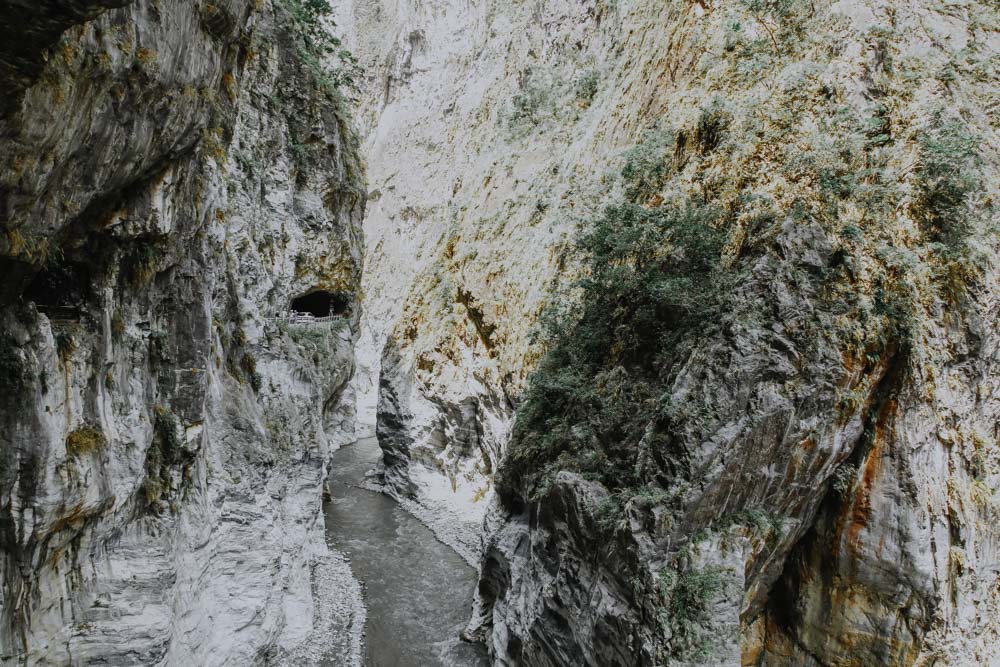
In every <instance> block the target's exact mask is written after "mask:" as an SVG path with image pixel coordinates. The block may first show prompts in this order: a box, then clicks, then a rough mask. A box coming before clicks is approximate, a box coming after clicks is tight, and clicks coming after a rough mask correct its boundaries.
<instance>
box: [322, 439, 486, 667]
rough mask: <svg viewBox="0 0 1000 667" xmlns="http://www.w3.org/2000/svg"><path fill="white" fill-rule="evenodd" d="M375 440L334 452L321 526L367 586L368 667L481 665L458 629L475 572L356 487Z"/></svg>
mask: <svg viewBox="0 0 1000 667" xmlns="http://www.w3.org/2000/svg"><path fill="white" fill-rule="evenodd" d="M380 456H381V450H380V449H379V447H378V442H377V441H376V440H375V439H374V438H367V439H364V440H359V441H358V442H356V443H355V444H353V445H350V446H347V447H343V448H341V449H340V450H338V451H337V452H335V453H334V455H333V458H332V461H331V465H330V477H329V480H328V484H329V488H330V495H331V499H330V502H329V503H326V531H327V536H328V539H329V540H330V542H331V544H333V546H334V547H336V548H337V549H339V550H340V551H342V552H344V553H346V554H347V555H348V557H350V559H351V567H352V569H353V571H354V575H355V576H356V577H358V579H360V580H361V581H362V582H363V583H364V585H365V603H366V606H367V607H368V620H367V624H366V626H365V630H366V636H365V665H366V667H425V666H427V667H431V666H434V665H441V666H443V667H485V666H486V665H488V664H489V660H488V659H487V656H486V650H485V648H483V647H482V646H481V645H474V644H468V643H466V642H462V641H461V640H460V639H459V633H460V632H461V631H462V628H463V627H464V626H465V623H466V621H467V620H468V618H469V613H470V610H471V605H472V593H473V590H474V588H475V585H476V572H475V570H473V569H472V568H471V567H469V565H468V564H467V563H466V562H465V561H464V560H462V558H461V557H459V556H458V554H456V553H455V552H454V551H453V550H452V549H451V548H450V547H447V546H445V545H444V544H442V543H441V542H439V541H438V540H437V539H436V538H435V537H434V534H433V533H432V532H431V531H430V529H428V528H427V527H426V526H424V525H423V524H422V523H420V522H419V521H417V520H416V519H415V518H413V516H411V515H410V514H408V513H406V512H405V511H404V510H403V509H402V508H401V507H400V506H399V505H398V504H397V503H396V502H395V501H394V500H392V499H391V498H389V497H388V496H385V495H383V494H381V493H376V492H373V491H369V490H367V489H363V488H360V487H359V486H358V485H360V484H361V483H362V482H363V481H364V478H365V473H366V472H368V471H369V470H370V469H371V468H372V467H373V466H374V465H375V464H376V463H377V461H378V460H379V457H380Z"/></svg>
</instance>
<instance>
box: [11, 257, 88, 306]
mask: <svg viewBox="0 0 1000 667" xmlns="http://www.w3.org/2000/svg"><path fill="white" fill-rule="evenodd" d="M88 282H89V276H88V275H87V272H86V271H84V270H80V269H79V268H78V267H76V266H74V265H70V264H65V265H56V266H51V267H49V268H47V269H46V270H44V271H40V272H39V273H38V274H36V275H35V277H34V278H33V279H32V281H31V283H29V284H28V286H27V288H26V289H25V290H24V293H23V294H22V298H23V299H24V300H26V301H32V302H34V304H35V307H36V308H38V310H39V311H41V312H43V313H46V314H48V315H49V316H50V317H58V318H66V319H75V318H78V317H79V315H80V310H81V307H82V306H83V302H84V298H85V295H84V291H83V290H84V287H85V286H86V285H87V284H88Z"/></svg>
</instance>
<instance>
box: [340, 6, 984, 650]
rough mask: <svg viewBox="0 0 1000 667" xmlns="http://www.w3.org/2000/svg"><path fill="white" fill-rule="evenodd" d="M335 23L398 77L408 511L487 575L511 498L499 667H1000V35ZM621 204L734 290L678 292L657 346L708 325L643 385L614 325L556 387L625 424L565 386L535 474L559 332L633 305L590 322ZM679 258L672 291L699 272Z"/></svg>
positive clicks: (627, 9) (509, 22) (393, 171)
mask: <svg viewBox="0 0 1000 667" xmlns="http://www.w3.org/2000/svg"><path fill="white" fill-rule="evenodd" d="M340 23H341V25H342V26H343V27H344V28H345V29H346V30H347V33H348V34H349V35H351V36H352V38H351V39H352V44H353V45H354V47H355V50H356V51H357V52H358V54H359V56H360V58H361V60H362V62H363V64H364V65H365V69H366V70H367V71H368V72H370V73H371V78H370V80H369V81H368V82H367V84H366V86H367V87H366V89H365V95H364V96H363V99H362V109H361V117H362V122H363V125H364V127H365V130H364V133H365V136H366V140H365V151H366V153H367V155H368V156H369V160H370V167H371V171H370V174H371V189H372V196H371V200H370V202H369V214H368V217H367V219H366V231H367V234H368V238H369V246H368V248H369V251H368V260H369V262H370V265H371V267H372V268H373V270H372V271H370V272H369V273H368V274H367V277H366V280H367V285H366V288H365V293H366V298H367V299H368V301H369V303H370V304H371V307H370V308H369V309H368V312H367V314H366V316H367V317H369V318H371V319H370V321H369V322H368V331H369V335H370V336H371V338H370V339H369V340H366V341H364V342H363V346H364V347H363V349H364V350H365V352H364V358H365V360H366V362H365V363H366V364H368V365H370V366H371V367H372V368H376V369H377V368H378V366H379V365H380V366H381V381H380V387H379V391H380V398H379V408H378V412H379V415H378V419H379V436H380V441H381V444H382V446H383V448H384V450H385V452H386V469H385V473H384V475H385V480H386V482H387V483H388V485H389V487H390V488H391V489H392V490H393V491H394V492H395V493H396V494H397V495H399V496H400V497H404V498H410V499H412V500H414V501H415V502H416V503H418V505H419V506H420V508H422V510H424V511H425V512H426V514H427V515H430V516H432V517H433V516H437V517H439V518H438V519H437V529H438V532H439V534H441V535H442V536H444V537H445V538H446V539H449V540H450V541H451V542H452V543H455V544H458V545H459V546H460V547H462V548H464V549H465V550H466V551H468V550H470V549H475V548H477V545H476V544H475V540H474V537H472V536H473V535H474V529H475V526H476V522H477V521H478V520H479V519H480V517H482V516H483V515H484V512H485V507H486V506H487V505H488V504H489V494H490V492H491V490H492V489H493V480H494V478H495V475H496V474H498V471H499V475H500V480H501V482H502V483H501V484H500V491H501V492H500V493H499V494H498V498H497V499H496V501H495V505H494V509H493V510H491V511H490V512H488V513H485V514H486V516H485V530H486V537H487V541H486V545H485V551H484V554H483V557H482V558H483V559H482V579H481V585H480V603H479V605H478V607H477V610H476V614H475V618H474V621H473V623H472V625H471V627H470V633H471V634H473V635H476V636H479V637H482V638H484V639H486V640H487V641H489V642H490V643H491V646H492V650H493V655H494V659H495V661H496V664H503V665H507V664H510V665H515V664H520V665H558V664H589V665H612V664H650V665H652V664H666V663H671V664H685V663H690V664H699V663H700V664H727V665H728V664H734V663H736V662H737V661H738V660H742V662H743V664H746V665H810V666H813V665H814V666H820V665H824V666H825V665H868V664H892V665H912V664H950V665H966V664H990V663H991V662H993V661H996V660H998V659H1000V656H998V651H1000V640H998V631H1000V629H998V627H997V622H996V618H997V613H996V609H997V604H998V596H997V592H996V591H997V582H998V579H997V576H998V572H997V570H996V566H995V561H996V553H997V550H998V548H1000V535H998V534H997V532H996V530H995V527H994V524H995V515H996V511H997V501H998V496H997V493H996V491H995V489H996V482H997V475H998V474H1000V461H998V458H997V457H998V449H997V440H998V432H997V429H996V424H997V422H998V415H1000V404H998V395H997V377H998V368H997V343H998V330H997V318H996V313H997V303H998V292H997V287H996V286H997V284H998V281H997V271H998V260H997V253H998V240H997V217H996V210H995V204H994V202H995V200H996V196H997V188H996V184H997V182H998V179H997V171H998V170H997V166H998V164H1000V159H998V155H997V145H998V142H997V134H996V133H997V128H996V123H995V119H994V118H993V116H994V115H995V114H993V111H994V107H995V93H994V92H993V90H994V89H995V87H996V84H997V76H996V68H995V62H996V58H997V47H998V41H997V34H998V33H997V28H998V18H997V14H996V10H995V8H993V7H991V6H989V4H988V3H978V2H969V3H962V4H961V5H954V4H945V3H938V2H936V1H931V0H928V1H927V2H920V3H916V4H914V3H899V2H891V1H888V2H881V1H880V2H865V1H854V0H847V1H844V2H837V3H830V4H826V5H820V4H815V3H813V4H810V3H793V2H771V1H761V2H750V1H747V2H656V3H654V2H644V1H641V2H640V1H627V0H619V1H618V2H601V1H594V2H587V1H584V2H565V3H564V2H550V3H545V4H537V3H535V4H531V3H529V4H518V3H492V2H484V3H477V4H472V5H470V4H469V3H451V2H444V3H436V4H433V5H428V4H426V3H414V2H409V1H407V0H397V1H386V2H378V1H376V0H354V2H352V3H346V4H345V7H344V8H343V10H342V14H341V16H340ZM631 146H636V148H635V149H632V150H629V151H628V152H627V153H626V152H625V151H626V149H628V148H629V147H631ZM623 166H624V172H625V173H623V174H622V175H621V176H619V175H618V174H620V173H622V172H623V169H622V167H623ZM609 202H624V203H625V204H626V205H627V206H632V207H633V208H628V207H627V206H626V207H625V208H623V209H619V211H620V212H621V211H624V213H621V214H622V215H625V214H628V215H631V216H632V217H631V218H630V220H631V222H630V223H629V224H639V223H637V222H636V220H637V219H638V220H646V221H647V222H649V221H652V222H651V223H650V224H673V223H672V222H670V221H671V220H674V218H673V217H671V216H673V215H674V213H673V212H675V211H681V212H683V211H694V214H692V215H695V218H696V219H697V221H702V220H708V221H709V223H707V224H705V225H702V226H703V227H704V228H705V229H710V230H712V232H713V233H715V234H717V235H719V236H720V237H721V240H722V247H721V249H719V251H718V252H716V253H715V255H714V260H713V261H714V264H713V265H712V268H711V269H710V270H706V271H705V272H703V274H699V276H698V277H699V278H701V277H705V278H706V279H709V278H710V279H711V280H710V282H709V283H706V285H705V286H701V285H695V286H694V287H691V280H690V276H684V275H680V274H678V275H675V276H673V278H676V280H675V281H674V282H673V283H669V284H666V283H662V284H661V283H658V285H659V287H658V289H661V291H660V292H659V293H658V294H659V295H660V296H661V297H663V299H665V300H667V301H669V297H671V296H673V295H675V294H678V290H681V291H683V290H688V291H687V292H682V293H679V296H680V297H684V298H679V299H677V300H675V301H672V302H668V303H666V306H665V308H666V311H655V313H654V314H655V316H654V317H652V318H647V320H645V321H646V322H647V323H649V322H650V321H652V322H654V323H655V324H656V326H659V325H660V324H662V322H663V321H664V319H669V318H671V317H676V318H677V319H678V320H684V326H683V327H678V328H677V330H676V331H673V330H671V331H670V332H669V333H670V335H671V337H670V338H669V344H663V345H662V347H660V348H658V347H656V345H660V341H656V342H655V343H656V344H655V345H654V346H653V349H652V350H650V349H647V350H646V351H647V352H651V353H652V352H655V353H656V354H657V355H658V356H657V358H650V359H645V360H643V362H642V364H636V363H634V359H633V358H632V357H630V356H629V350H630V348H629V347H628V344H629V342H630V338H629V336H630V335H631V334H633V333H636V332H635V330H634V328H633V325H634V322H635V319H630V318H635V317H636V315H635V313H633V312H630V310H629V308H627V307H624V308H622V309H620V310H610V311H609V312H608V314H607V318H606V320H607V322H608V323H609V324H608V326H607V327H606V328H605V329H606V332H607V336H608V338H607V341H608V342H609V345H607V346H606V348H605V349H602V350H600V351H599V353H598V352H597V351H594V352H593V354H594V355H595V359H598V361H595V362H593V364H592V366H591V367H588V368H585V369H583V370H582V371H581V377H583V378H584V379H583V380H580V379H579V377H577V378H569V379H567V377H565V376H564V377H561V378H558V380H560V381H561V380H566V382H567V383H569V382H570V381H572V382H576V383H577V384H576V385H574V386H575V387H577V388H578V389H580V391H581V392H583V391H584V390H586V391H593V392H594V395H596V396H597V397H599V398H600V399H601V400H598V401H596V402H595V403H594V405H595V406H596V407H593V409H588V407H587V404H586V403H583V405H582V406H581V401H577V399H576V397H572V396H568V390H567V389H566V387H565V386H562V387H560V386H559V382H558V381H553V382H552V383H551V386H552V388H553V393H552V394H551V397H552V404H553V405H555V406H557V407H556V408H553V411H556V412H558V411H560V410H562V408H563V407H566V408H567V409H566V410H562V415H560V414H552V413H548V412H546V411H545V410H544V409H543V408H540V407H538V406H539V405H544V400H542V399H543V398H545V395H544V394H538V395H536V398H535V408H533V409H532V412H531V414H529V415H527V416H525V412H524V406H523V405H522V407H521V417H519V421H521V422H523V425H522V426H520V427H518V428H515V429H514V435H513V440H512V442H511V445H510V446H511V448H512V451H511V454H510V455H508V454H505V449H506V447H507V442H508V439H509V432H510V424H511V416H512V414H513V412H514V405H515V404H516V403H518V401H519V400H521V398H520V397H521V394H522V392H523V391H524V388H525V386H527V384H528V380H527V378H528V377H529V375H530V374H531V372H532V370H533V369H534V368H536V367H537V365H538V360H539V356H540V354H541V352H542V350H543V348H544V347H545V346H540V345H536V344H535V343H534V342H533V341H532V332H534V331H536V330H538V328H539V327H538V322H539V318H540V314H541V313H542V311H543V310H544V309H545V307H546V304H548V303H550V302H552V301H553V300H557V299H559V298H562V297H566V301H567V302H568V303H569V304H570V305H569V309H570V312H576V313H577V315H578V316H579V315H580V314H581V313H583V314H584V316H586V314H587V313H588V310H587V309H588V307H590V306H591V305H592V304H599V305H607V304H608V303H611V302H609V301H608V300H607V299H604V300H602V299H603V298H604V297H603V296H602V295H601V294H600V293H596V292H590V293H588V292H587V288H586V287H584V288H581V289H580V290H577V291H575V292H574V291H572V290H568V291H567V290H565V289H564V288H565V286H566V285H567V284H569V283H571V282H572V280H573V278H574V276H576V275H579V274H580V273H581V267H580V265H579V262H580V261H584V262H586V261H587V257H585V256H584V257H581V255H580V254H578V253H576V252H575V250H574V247H575V246H574V239H575V238H577V232H576V229H577V225H578V223H580V222H583V223H584V229H589V228H590V222H591V221H593V220H595V219H602V218H601V216H602V215H605V214H603V213H601V208H602V206H603V205H604V204H605V203H609ZM616 215H618V214H616ZM644 216H648V219H647V218H645V217H644ZM674 217H678V216H674ZM664 221H666V222H664ZM612 222H614V221H612ZM612 222H609V223H608V224H606V225H605V228H610V229H616V228H624V227H623V225H616V224H612ZM698 224H699V225H701V224H702V223H701V222H698ZM677 229H681V230H682V231H681V232H676V233H677V234H680V233H682V232H683V233H687V232H688V228H686V227H685V228H680V227H678V228H677ZM679 238H680V237H678V236H676V235H675V236H670V235H669V234H668V236H667V237H666V240H665V241H664V242H663V243H662V246H654V247H662V251H661V253H660V254H657V252H655V251H649V252H650V253H651V254H649V255H647V256H645V258H646V259H648V260H649V261H650V262H661V263H664V264H663V265H664V266H665V267H666V270H667V272H668V273H669V271H670V266H671V263H670V262H666V261H665V259H670V258H671V257H673V259H674V260H675V261H674V262H673V263H674V264H676V265H684V264H685V262H689V259H690V258H689V257H688V256H686V253H685V250H684V247H683V246H682V245H681V244H680V240H678V239H679ZM675 240H676V241H677V243H676V247H674V246H672V245H671V243H673V242H674V241H675ZM641 241H642V237H641V236H640V235H637V236H636V237H635V238H633V239H632V240H630V241H628V242H627V243H626V242H622V244H621V246H627V247H632V246H630V245H629V244H633V245H635V246H637V247H642V246H641ZM695 241H697V239H695ZM608 245H609V246H611V248H612V249H611V250H608V248H605V249H604V250H605V251H606V252H607V254H609V255H610V256H612V257H615V258H616V259H617V260H618V261H619V262H620V266H621V267H623V270H622V275H626V274H628V273H629V271H634V270H638V269H637V268H636V266H637V263H638V260H634V257H633V256H630V255H628V254H627V253H624V252H622V253H621V254H620V255H615V254H614V251H615V250H621V246H614V244H608ZM704 245H705V247H708V246H710V245H711V244H710V243H706V244H704ZM592 247H593V245H592V246H591V248H592ZM690 247H691V248H696V249H697V247H698V246H690ZM670 253H674V255H671V254H670ZM376 267H378V268H376ZM583 270H584V272H585V273H587V274H591V275H594V274H597V273H598V271H597V270H596V267H588V266H586V265H584V267H583ZM716 280H718V282H716ZM712 286H715V287H724V288H725V289H717V290H716V293H712V294H707V293H706V292H705V291H704V290H702V291H698V290H701V288H702V287H705V289H707V288H708V287H712ZM555 295H559V296H558V297H557V296H555ZM691 295H697V297H698V298H697V299H693V300H692V299H691V298H690V297H691ZM581 296H583V297H585V298H589V299H590V300H589V301H586V300H585V301H582V302H581V301H580V298H581ZM609 298H610V297H609ZM703 302H704V303H703ZM574 303H575V304H577V305H576V308H577V310H576V311H573V310H572V309H573V307H574V306H573V305H572V304H574ZM611 305H614V304H613V303H611ZM626 305H628V304H627V303H626ZM661 305H662V303H661ZM702 306H704V307H702ZM709 306H711V307H709ZM671 308H673V309H674V310H673V311H671V310H670V309H671ZM664 312H666V313H667V314H666V315H665V314H664ZM678 312H679V313H682V315H677V313H678ZM691 312H701V313H702V315H703V317H702V319H701V320H698V321H695V322H694V324H692V321H691V318H690V317H689V316H688V314H689V313H691ZM706 313H707V314H710V315H711V317H705V316H704V315H705V314H706ZM590 316H591V317H592V318H594V321H596V320H597V319H598V318H599V314H597V313H590ZM616 318H617V319H616ZM685 318H687V319H685ZM612 325H614V326H612ZM588 331H589V330H588ZM380 332H381V333H380ZM643 333H644V332H642V331H640V332H638V333H637V334H636V335H637V336H640V335H643ZM561 334H562V336H563V338H564V339H572V337H573V335H574V334H573V330H572V327H569V328H566V327H564V328H563V329H562V330H561ZM382 335H384V336H385V340H384V341H383V339H382V337H381V336H382ZM664 340H666V339H664ZM547 345H548V346H549V347H550V348H551V347H553V346H555V347H557V348H558V346H559V339H558V337H557V338H556V340H555V341H554V342H553V341H552V340H551V339H550V340H549V341H548V343H547ZM576 352H578V350H576V349H575V348H574V349H573V350H570V351H568V352H566V359H567V360H569V361H572V359H573V358H574V357H573V355H574V354H576ZM600 355H605V356H600ZM377 356H378V357H380V360H379V361H376V359H375V358H376V357H377ZM634 356H635V355H633V357H634ZM569 361H568V362H567V363H569ZM639 366H641V368H639ZM543 368H544V363H543ZM574 368H575V367H574ZM540 391H541V390H540ZM643 392H645V393H643ZM539 396H541V398H539ZM609 397H610V398H614V399H616V400H617V399H620V400H621V409H620V410H619V414H616V415H614V418H615V419H617V420H619V422H620V424H621V425H623V426H627V427H628V428H623V429H617V428H605V427H606V426H607V422H606V420H607V419H609V417H608V416H607V415H606V414H605V408H607V409H608V410H610V409H611V407H609V406H610V403H611V401H610V400H607V399H609ZM527 401H528V402H529V403H530V402H531V401H532V393H531V392H530V391H529V392H528V394H527ZM570 408H572V410H570ZM565 414H572V415H573V418H574V419H576V421H575V422H574V423H569V422H567V421H566V420H565V419H564V415H565ZM532 420H534V421H532ZM619 422H616V424H615V425H616V426H617V425H618V423H619ZM470 498H471V499H472V500H473V501H475V504H474V505H473V507H478V509H476V510H470V509H469V507H470V505H469V500H470ZM441 517H443V518H441ZM433 521H434V520H432V523H433ZM456 525H463V526H464V529H463V530H459V531H456V530H455V529H454V527H455V526H456ZM456 533H457V534H456ZM737 654H741V656H742V657H741V658H737V657H736V656H737Z"/></svg>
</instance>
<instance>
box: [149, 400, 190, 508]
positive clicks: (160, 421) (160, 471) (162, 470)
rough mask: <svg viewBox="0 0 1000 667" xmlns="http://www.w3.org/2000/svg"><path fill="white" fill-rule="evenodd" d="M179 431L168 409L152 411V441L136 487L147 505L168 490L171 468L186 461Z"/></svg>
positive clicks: (188, 457) (152, 504) (178, 422)
mask: <svg viewBox="0 0 1000 667" xmlns="http://www.w3.org/2000/svg"><path fill="white" fill-rule="evenodd" d="M180 432H181V424H180V420H178V419H177V416H176V415H175V414H174V413H173V412H172V411H171V410H170V409H169V408H165V407H161V406H157V407H156V408H155V409H154V410H153V440H152V442H151V443H150V445H149V449H148V450H147V451H146V465H145V468H146V477H145V479H144V480H143V482H142V485H141V486H140V492H141V494H142V497H143V498H144V499H145V501H146V504H147V505H148V506H151V507H152V506H154V505H156V503H158V502H159V501H160V499H161V498H163V497H164V496H165V495H166V494H167V493H168V492H169V491H170V487H171V470H172V469H173V467H175V466H178V465H181V464H183V463H186V462H188V461H189V460H190V455H189V454H188V453H187V452H186V451H185V450H184V447H183V443H182V441H181V435H180Z"/></svg>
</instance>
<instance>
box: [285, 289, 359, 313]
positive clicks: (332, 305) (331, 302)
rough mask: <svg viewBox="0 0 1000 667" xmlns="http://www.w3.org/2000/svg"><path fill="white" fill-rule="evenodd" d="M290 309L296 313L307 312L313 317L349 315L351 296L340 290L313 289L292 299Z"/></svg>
mask: <svg viewBox="0 0 1000 667" xmlns="http://www.w3.org/2000/svg"><path fill="white" fill-rule="evenodd" d="M291 309H292V310H294V311H295V312H297V313H308V314H309V315H312V316H313V317H328V316H330V315H349V314H350V312H351V297H350V296H349V295H347V294H344V293H342V292H327V291H326V290H314V291H312V292H309V293H308V294H303V295H302V296H299V297H296V298H294V299H292V305H291Z"/></svg>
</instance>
